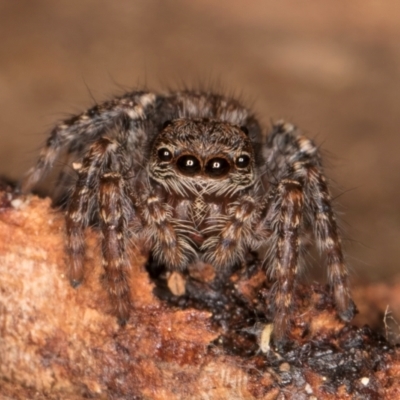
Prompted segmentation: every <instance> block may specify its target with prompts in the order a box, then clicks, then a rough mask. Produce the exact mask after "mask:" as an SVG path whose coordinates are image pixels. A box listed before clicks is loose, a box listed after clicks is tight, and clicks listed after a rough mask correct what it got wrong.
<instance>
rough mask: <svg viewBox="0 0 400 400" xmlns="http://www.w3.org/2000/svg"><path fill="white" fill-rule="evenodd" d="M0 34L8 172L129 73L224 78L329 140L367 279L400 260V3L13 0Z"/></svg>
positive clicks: (350, 248)
mask: <svg viewBox="0 0 400 400" xmlns="http://www.w3.org/2000/svg"><path fill="white" fill-rule="evenodd" d="M0 34H1V41H0V174H2V175H6V176H8V177H11V178H14V179H17V178H20V177H21V175H22V174H23V172H24V171H25V170H26V169H27V168H28V167H29V166H30V165H31V164H32V163H33V161H34V160H35V157H36V155H37V150H38V149H39V147H40V145H41V144H42V143H43V140H44V139H45V137H46V134H47V133H48V131H49V129H50V128H51V126H52V125H53V124H54V122H55V121H56V120H57V119H59V118H62V117H63V116H64V115H65V114H64V113H71V112H78V111H80V110H83V109H85V108H86V107H88V106H90V105H91V104H92V103H93V98H94V99H96V100H97V101H101V100H103V99H105V98H107V97H108V96H110V95H112V94H116V93H120V92H121V90H122V89H121V87H123V88H126V89H128V88H132V89H133V88H136V87H138V86H139V87H141V86H143V85H147V86H148V87H150V88H154V89H162V88H165V87H172V88H174V87H175V88H176V87H180V86H182V83H185V84H186V85H189V86H198V85H199V83H201V84H203V85H205V86H206V87H211V88H213V87H214V88H217V89H220V88H221V87H222V88H223V89H225V91H226V92H228V93H237V94H243V97H244V98H246V99H249V101H250V102H251V104H252V105H253V109H254V110H255V111H256V112H257V113H258V115H259V116H260V118H261V119H262V121H263V122H264V123H265V125H266V126H268V125H269V123H270V120H271V119H275V120H276V119H279V118H285V119H288V120H290V121H292V122H295V123H296V124H297V125H299V126H300V127H301V128H302V129H303V130H304V131H305V132H306V133H307V134H308V135H309V136H311V137H314V138H315V139H316V140H317V142H318V143H319V144H322V145H323V149H324V150H325V153H326V154H328V156H327V162H326V164H327V166H328V168H327V172H328V175H329V176H330V177H331V178H333V180H334V181H335V186H334V187H335V189H334V192H335V194H336V195H340V197H339V198H338V199H337V200H336V204H337V207H338V209H339V210H340V211H341V212H343V215H342V217H341V220H342V226H343V228H344V231H345V236H346V238H347V240H345V245H346V249H347V254H348V259H349V263H350V265H351V267H352V269H353V270H354V271H355V272H354V276H355V279H371V280H372V279H376V278H382V279H383V278H385V279H390V277H392V276H394V274H395V273H396V272H397V271H399V267H398V266H399V258H400V257H399V256H400V241H399V239H400V206H399V201H398V198H399V195H400V157H399V156H398V153H399V151H400V150H399V145H400V135H399V132H398V129H399V127H400V113H399V112H398V108H399V104H400V40H399V39H400V3H398V2H396V1H386V2H380V1H370V0H359V1H356V0H353V1H351V2H345V1H336V2H333V1H318V2H316V1H313V2H310V1H302V0H301V1H295V2H294V1H282V0H281V1H279V2H278V1H276V0H252V1H251V2H250V1H246V2H245V1H232V0H220V1H212V0H196V1H184V0H174V1H172V0H171V1H166V0H158V1H157V0H146V1H138V0H118V1H106V0H58V1H53V0H36V1H30V0H19V1H8V0H1V1H0ZM92 97H93V98H92Z"/></svg>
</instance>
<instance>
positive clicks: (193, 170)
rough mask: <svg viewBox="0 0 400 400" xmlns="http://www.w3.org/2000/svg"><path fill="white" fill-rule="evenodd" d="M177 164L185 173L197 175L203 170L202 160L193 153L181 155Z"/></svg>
mask: <svg viewBox="0 0 400 400" xmlns="http://www.w3.org/2000/svg"><path fill="white" fill-rule="evenodd" d="M176 165H177V167H178V169H179V171H180V172H182V173H183V174H184V175H196V174H197V173H199V172H200V170H201V165H200V161H199V160H198V159H197V158H196V157H194V156H191V155H184V156H182V157H179V158H178V161H177V162H176Z"/></svg>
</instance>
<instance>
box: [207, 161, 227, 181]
mask: <svg viewBox="0 0 400 400" xmlns="http://www.w3.org/2000/svg"><path fill="white" fill-rule="evenodd" d="M229 169H230V165H229V162H228V161H227V160H226V159H225V158H222V157H216V158H212V159H211V160H209V161H208V162H207V164H206V173H207V175H209V176H213V177H218V176H223V175H226V174H227V173H228V172H229Z"/></svg>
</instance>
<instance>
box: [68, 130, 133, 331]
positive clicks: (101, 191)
mask: <svg viewBox="0 0 400 400" xmlns="http://www.w3.org/2000/svg"><path fill="white" fill-rule="evenodd" d="M125 169H126V167H124V152H123V151H122V146H121V145H120V144H119V143H118V142H117V141H115V140H111V139H109V138H106V137H103V138H101V139H99V140H98V141H96V142H95V143H94V144H92V146H91V147H90V150H89V153H88V155H87V156H86V157H85V158H84V160H83V162H82V166H81V167H80V169H79V170H78V181H77V184H76V187H75V190H74V193H73V195H72V197H71V200H70V202H69V204H68V209H67V213H66V226H67V251H68V253H69V255H70V264H69V270H68V275H69V279H70V281H71V284H72V285H73V286H74V287H76V286H77V285H79V283H80V282H81V280H82V278H83V261H84V255H85V245H84V243H85V242H84V229H85V228H86V227H87V226H88V225H89V222H90V218H92V217H93V215H98V217H99V221H100V228H101V233H102V255H103V266H104V270H105V285H106V288H107V291H108V294H109V297H110V300H111V305H112V307H113V310H112V312H113V313H114V315H116V316H117V317H118V320H119V323H120V324H121V325H124V324H125V323H126V321H127V319H128V318H129V310H130V306H131V302H130V294H129V285H128V279H127V269H128V267H129V259H128V255H127V234H128V222H129V221H130V220H132V219H133V218H136V216H135V211H134V209H133V205H132V201H131V199H130V197H129V195H128V194H127V193H126V187H125V186H126V184H127V181H126V180H125V179H124V176H125V175H126V171H124V170H125Z"/></svg>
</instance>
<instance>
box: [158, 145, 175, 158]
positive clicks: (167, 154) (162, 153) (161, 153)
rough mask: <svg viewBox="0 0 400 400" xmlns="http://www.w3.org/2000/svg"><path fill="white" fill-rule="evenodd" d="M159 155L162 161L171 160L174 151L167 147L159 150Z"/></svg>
mask: <svg viewBox="0 0 400 400" xmlns="http://www.w3.org/2000/svg"><path fill="white" fill-rule="evenodd" d="M157 155H158V158H159V159H160V160H161V161H171V159H172V153H171V152H170V151H169V150H168V149H167V148H165V147H163V148H161V149H160V150H158V152H157Z"/></svg>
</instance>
